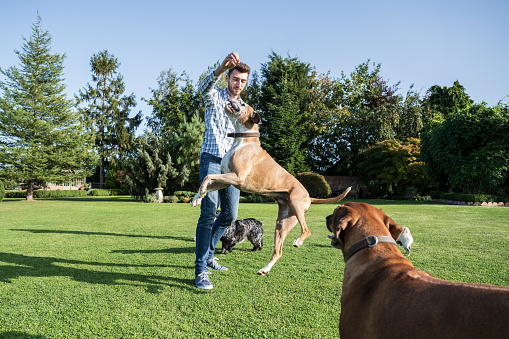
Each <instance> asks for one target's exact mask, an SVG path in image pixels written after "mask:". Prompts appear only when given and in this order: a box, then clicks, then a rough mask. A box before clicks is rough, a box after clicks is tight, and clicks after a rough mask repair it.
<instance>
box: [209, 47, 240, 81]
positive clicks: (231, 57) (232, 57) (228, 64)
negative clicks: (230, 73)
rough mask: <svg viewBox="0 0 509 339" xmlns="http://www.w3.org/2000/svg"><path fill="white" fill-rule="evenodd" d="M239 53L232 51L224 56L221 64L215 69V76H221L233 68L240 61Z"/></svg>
mask: <svg viewBox="0 0 509 339" xmlns="http://www.w3.org/2000/svg"><path fill="white" fill-rule="evenodd" d="M239 61H240V59H239V54H238V53H236V52H233V53H230V54H228V55H227V56H226V58H224V60H223V62H222V63H221V65H220V66H219V67H218V68H217V69H216V70H215V71H214V75H215V76H220V75H221V74H223V73H224V72H226V71H227V70H229V69H232V68H233V67H235V66H236V65H237V64H238V63H239Z"/></svg>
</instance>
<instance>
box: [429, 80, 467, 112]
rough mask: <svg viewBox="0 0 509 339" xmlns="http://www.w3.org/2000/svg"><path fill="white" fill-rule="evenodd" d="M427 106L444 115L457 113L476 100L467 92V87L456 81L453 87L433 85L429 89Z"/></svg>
mask: <svg viewBox="0 0 509 339" xmlns="http://www.w3.org/2000/svg"><path fill="white" fill-rule="evenodd" d="M427 95H428V101H427V106H428V107H429V108H431V109H432V110H433V111H436V112H438V113H440V114H442V115H448V114H451V113H456V112H459V111H461V110H464V109H467V108H469V107H470V106H471V105H472V104H473V103H474V101H473V100H472V99H470V96H469V95H468V94H467V93H466V92H465V87H463V86H461V85H460V83H459V81H457V80H456V81H455V82H454V84H453V85H452V87H447V86H444V87H440V86H438V85H435V86H432V87H430V88H429V89H428V93H427Z"/></svg>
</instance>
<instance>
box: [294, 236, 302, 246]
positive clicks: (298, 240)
mask: <svg viewBox="0 0 509 339" xmlns="http://www.w3.org/2000/svg"><path fill="white" fill-rule="evenodd" d="M303 243H304V242H303V241H302V240H300V238H297V239H295V240H294V241H293V246H294V247H301V246H302V244H303Z"/></svg>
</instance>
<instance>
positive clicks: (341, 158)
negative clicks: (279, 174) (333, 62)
mask: <svg viewBox="0 0 509 339" xmlns="http://www.w3.org/2000/svg"><path fill="white" fill-rule="evenodd" d="M373 66H374V68H373V69H371V68H370V65H369V60H368V61H367V62H365V63H362V64H360V65H359V66H357V67H356V68H355V70H354V71H353V72H352V73H351V74H350V76H349V77H348V76H346V75H345V74H344V73H342V75H341V78H339V79H329V77H328V75H327V76H321V77H318V78H316V81H315V82H314V88H313V91H312V95H311V99H312V103H311V107H312V108H313V109H314V111H313V112H312V113H313V114H312V115H311V117H312V120H311V121H313V119H314V120H315V121H317V123H314V125H315V126H320V128H319V130H318V133H316V135H314V139H313V141H312V144H313V145H312V147H310V150H311V154H312V155H311V158H312V160H313V167H315V168H317V169H319V170H321V171H322V173H326V174H329V175H340V174H342V175H356V174H357V167H358V165H359V163H360V162H361V161H362V160H363V158H364V154H363V152H364V150H365V149H366V148H367V147H369V146H371V145H374V144H375V143H376V142H379V141H382V140H388V139H393V138H395V137H396V127H397V126H398V122H399V111H400V110H399V105H400V103H401V100H402V98H401V96H398V95H396V91H397V88H398V84H399V83H398V84H396V85H393V86H390V85H389V84H388V82H387V81H385V80H384V79H383V78H382V77H381V75H380V68H381V64H373ZM323 90H325V92H323V93H321V91H323ZM315 110H316V111H315ZM324 155H325V156H324Z"/></svg>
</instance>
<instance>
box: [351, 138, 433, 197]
mask: <svg viewBox="0 0 509 339" xmlns="http://www.w3.org/2000/svg"><path fill="white" fill-rule="evenodd" d="M419 156H420V140H419V139H415V138H410V139H408V140H407V141H406V142H403V143H401V142H399V141H398V140H395V139H392V140H385V141H381V142H379V143H376V144H375V145H373V146H371V147H369V148H368V149H367V150H366V153H365V159H364V161H362V162H361V163H360V164H359V176H360V177H361V179H362V180H363V181H365V182H369V183H370V184H369V185H370V188H371V189H375V190H377V188H376V185H377V184H379V185H381V189H380V190H379V192H385V194H384V195H382V196H379V197H384V196H386V195H387V194H395V195H403V194H404V193H405V192H406V190H407V188H408V187H413V188H415V191H416V194H421V192H425V191H426V190H427V189H428V188H429V183H428V181H427V178H426V176H425V173H424V164H423V163H422V162H421V161H420V160H419Z"/></svg>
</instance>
